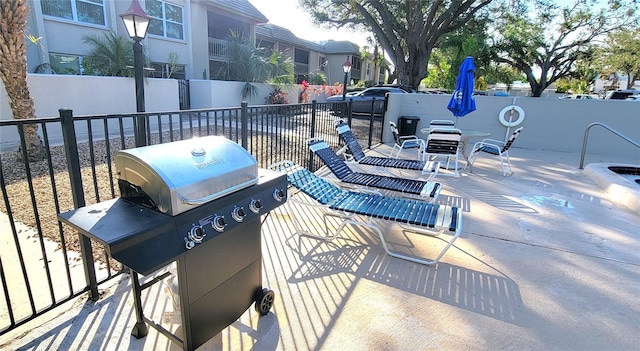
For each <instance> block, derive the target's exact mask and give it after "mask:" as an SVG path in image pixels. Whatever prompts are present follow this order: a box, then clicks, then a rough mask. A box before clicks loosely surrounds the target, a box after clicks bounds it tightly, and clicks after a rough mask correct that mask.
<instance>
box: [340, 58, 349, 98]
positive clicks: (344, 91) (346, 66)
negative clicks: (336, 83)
mask: <svg viewBox="0 0 640 351" xmlns="http://www.w3.org/2000/svg"><path fill="white" fill-rule="evenodd" d="M342 71H343V72H344V85H343V86H342V101H344V100H346V99H347V79H348V78H349V72H351V61H349V56H348V55H347V60H346V61H345V62H344V63H343V64H342Z"/></svg>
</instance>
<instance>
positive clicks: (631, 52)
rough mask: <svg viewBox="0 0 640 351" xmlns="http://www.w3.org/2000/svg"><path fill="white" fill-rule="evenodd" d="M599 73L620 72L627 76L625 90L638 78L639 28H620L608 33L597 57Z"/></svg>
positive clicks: (639, 67)
mask: <svg viewBox="0 0 640 351" xmlns="http://www.w3.org/2000/svg"><path fill="white" fill-rule="evenodd" d="M597 62H598V63H599V64H598V66H599V71H600V72H603V73H605V72H606V73H607V74H608V73H611V72H622V73H623V74H624V75H626V76H627V86H626V88H627V89H631V88H632V87H633V83H634V82H635V80H637V79H639V78H640V27H636V28H632V29H629V28H622V29H620V30H618V31H616V32H613V33H609V35H608V37H607V40H606V41H605V45H603V46H602V47H601V49H600V50H599V55H597Z"/></svg>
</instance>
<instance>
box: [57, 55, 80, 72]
mask: <svg viewBox="0 0 640 351" xmlns="http://www.w3.org/2000/svg"><path fill="white" fill-rule="evenodd" d="M49 65H50V67H51V71H52V72H51V73H54V74H83V73H84V70H83V68H82V56H78V55H67V54H55V53H49Z"/></svg>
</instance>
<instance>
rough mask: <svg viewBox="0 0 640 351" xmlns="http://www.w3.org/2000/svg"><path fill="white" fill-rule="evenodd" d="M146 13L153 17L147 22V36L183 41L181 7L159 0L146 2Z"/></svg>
mask: <svg viewBox="0 0 640 351" xmlns="http://www.w3.org/2000/svg"><path fill="white" fill-rule="evenodd" d="M145 4H146V6H147V13H148V14H149V16H151V17H153V19H152V20H151V22H149V34H153V35H158V36H161V37H166V38H173V39H180V40H182V39H184V18H183V16H182V7H181V6H178V5H173V4H170V3H168V2H165V1H160V0H147V1H146V2H145Z"/></svg>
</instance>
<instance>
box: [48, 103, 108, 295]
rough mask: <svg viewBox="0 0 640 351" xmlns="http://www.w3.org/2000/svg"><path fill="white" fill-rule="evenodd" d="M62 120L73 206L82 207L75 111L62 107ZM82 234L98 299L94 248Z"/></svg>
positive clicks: (86, 267) (88, 272) (91, 292)
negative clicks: (74, 121) (74, 122)
mask: <svg viewBox="0 0 640 351" xmlns="http://www.w3.org/2000/svg"><path fill="white" fill-rule="evenodd" d="M58 112H59V113H60V121H61V124H62V139H63V142H64V151H65V155H66V157H67V168H68V171H69V182H70V183H71V196H72V197H73V206H74V207H75V208H80V207H83V206H84V205H85V201H84V191H83V188H82V174H81V171H80V157H79V156H78V143H77V141H76V129H75V126H74V125H73V111H72V110H69V109H64V108H61V109H59V110H58ZM78 235H79V236H80V238H79V239H80V254H81V256H82V263H83V265H84V276H85V279H86V281H87V284H89V286H88V288H89V298H90V299H91V300H92V301H97V300H98V298H99V297H100V296H99V295H98V281H97V280H96V270H95V266H94V262H93V250H92V248H91V239H89V238H88V237H86V236H84V235H82V234H80V233H78Z"/></svg>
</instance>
